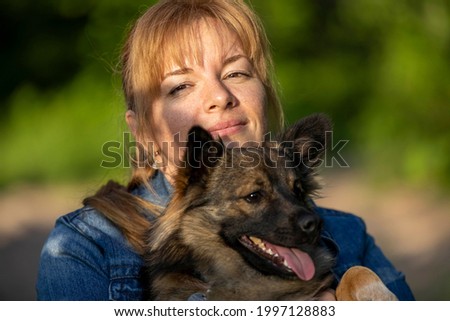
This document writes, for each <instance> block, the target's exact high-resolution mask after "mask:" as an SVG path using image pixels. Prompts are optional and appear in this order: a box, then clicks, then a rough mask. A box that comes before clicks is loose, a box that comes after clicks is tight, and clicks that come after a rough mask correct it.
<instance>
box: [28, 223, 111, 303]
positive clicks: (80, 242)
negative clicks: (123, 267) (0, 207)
mask: <svg viewBox="0 0 450 321" xmlns="http://www.w3.org/2000/svg"><path fill="white" fill-rule="evenodd" d="M102 257H103V253H102V250H101V248H99V247H97V246H96V245H95V243H94V242H92V241H90V240H89V239H88V238H86V237H84V236H83V235H82V234H81V233H78V232H77V231H76V230H74V229H72V228H71V227H70V226H67V225H64V224H61V223H57V225H56V227H55V229H54V230H53V231H52V232H51V234H50V236H49V238H48V240H47V242H46V243H45V245H44V247H43V249H42V252H41V259H40V266H39V272H38V279H37V284H36V290H37V299H38V300H71V301H73V300H77V301H78V300H108V299H109V292H108V287H109V278H108V276H107V275H106V274H105V273H104V272H103V271H105V266H103V265H104V263H103V264H102ZM86 289H89V291H86Z"/></svg>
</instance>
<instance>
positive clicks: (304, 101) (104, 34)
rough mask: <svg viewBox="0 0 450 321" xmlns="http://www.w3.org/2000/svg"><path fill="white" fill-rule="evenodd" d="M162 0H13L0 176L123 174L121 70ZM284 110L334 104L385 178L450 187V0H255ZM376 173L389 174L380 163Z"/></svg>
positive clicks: (360, 160) (342, 126) (301, 111)
mask: <svg viewBox="0 0 450 321" xmlns="http://www.w3.org/2000/svg"><path fill="white" fill-rule="evenodd" d="M152 3H153V1H149V2H145V3H144V2H142V1H137V0H133V1H131V0H114V1H112V0H103V1H89V0H84V1H71V0H59V1H55V0H47V1H45V0H40V1H37V2H36V1H31V0H21V1H18V0H14V1H13V0H5V1H2V4H0V8H1V10H0V12H2V13H1V14H0V16H1V18H2V21H4V24H5V25H6V27H5V30H8V33H7V34H6V36H5V40H4V43H5V44H6V46H5V47H7V48H9V50H7V51H2V53H1V58H2V61H4V62H6V66H5V70H4V76H3V77H2V83H1V87H0V102H1V106H2V115H3V116H2V119H1V120H0V124H1V129H0V135H1V136H0V138H1V140H0V147H1V149H2V156H1V158H0V162H1V165H2V171H1V172H0V185H6V184H9V183H11V182H14V181H18V180H25V181H29V180H33V181H45V180H74V179H85V178H87V177H92V176H100V177H104V176H116V175H118V176H120V175H122V174H123V173H124V172H126V170H125V171H124V170H120V169H115V170H106V169H104V168H101V167H100V162H101V160H102V158H103V157H104V156H103V155H102V151H101V148H102V146H103V144H104V143H105V142H107V141H110V140H118V141H120V137H121V132H122V131H123V130H125V125H124V124H123V120H122V118H123V112H124V111H123V109H124V107H123V101H122V97H121V93H120V84H119V79H118V78H119V77H118V76H117V73H116V64H117V59H118V57H119V54H120V48H121V42H122V40H123V37H124V35H125V31H126V29H127V28H128V27H129V25H130V22H131V21H132V20H134V19H135V18H136V17H137V16H138V15H139V13H140V12H142V11H143V10H145V8H146V7H147V6H148V5H151V4H152ZM252 3H253V6H254V8H255V10H257V11H258V12H259V13H260V15H261V17H262V19H263V21H264V23H265V25H266V28H267V31H268V34H269V38H270V40H271V43H272V47H273V52H274V58H275V61H276V71H277V75H278V77H279V81H280V84H281V88H282V98H283V102H284V106H285V111H286V115H287V119H288V121H289V122H293V121H294V120H295V119H297V118H299V117H301V116H304V115H306V114H309V113H311V112H317V111H322V112H326V113H328V114H330V115H331V116H332V118H333V119H334V122H335V139H349V140H350V142H349V144H348V145H347V146H346V148H345V151H344V157H348V158H349V163H350V165H351V166H358V167H361V168H363V169H364V170H366V171H367V173H368V174H369V173H372V174H373V175H374V177H377V178H379V179H381V180H382V181H389V180H392V179H399V180H402V181H404V182H406V183H408V184H413V185H427V186H429V185H436V186H440V187H444V188H446V187H450V157H449V155H450V131H449V130H448V128H449V127H450V126H449V125H450V64H449V62H450V4H449V2H448V1H445V0H416V1H409V0H398V1H392V0H361V1H344V0H341V1H338V0H328V1H325V0H300V1H299V0H279V1H259V0H254V1H253V2H252ZM380 174H381V175H380Z"/></svg>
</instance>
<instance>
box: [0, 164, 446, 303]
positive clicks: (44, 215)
mask: <svg viewBox="0 0 450 321" xmlns="http://www.w3.org/2000/svg"><path fill="white" fill-rule="evenodd" d="M324 183H325V184H326V186H325V187H324V189H323V192H322V194H323V198H321V199H319V200H318V204H319V205H323V206H327V207H332V208H336V209H340V210H344V211H348V212H352V213H356V214H358V215H360V216H362V217H363V218H364V219H365V221H366V223H367V226H368V230H369V232H370V233H371V234H372V235H373V236H374V237H375V239H376V241H377V243H378V244H379V245H380V246H381V247H382V249H383V250H384V252H385V254H386V255H387V256H388V257H389V258H390V259H391V260H392V261H393V263H394V264H395V265H396V266H397V268H398V269H399V270H401V271H403V272H404V273H405V274H406V277H407V281H408V282H409V284H410V286H411V288H412V290H413V292H414V294H415V296H416V298H417V299H418V300H450V200H448V198H446V197H444V196H442V195H441V196H437V195H436V194H434V193H432V192H431V191H428V190H413V189H411V188H408V187H404V186H402V187H399V186H391V187H389V188H387V187H383V188H380V187H378V188H375V187H369V186H371V185H370V184H368V182H367V181H366V178H365V177H364V176H363V175H358V174H357V173H351V172H345V171H342V172H341V173H340V174H339V175H336V174H326V175H324ZM97 188H98V186H95V184H90V185H88V186H86V185H77V186H38V187H37V186H16V187H11V188H9V189H7V190H6V191H3V192H1V193H0V262H1V264H0V284H1V285H0V300H35V290H34V284H35V280H36V273H37V268H38V262H39V252H40V249H41V247H42V245H43V243H44V241H45V239H46V237H47V235H48V233H49V231H50V229H51V228H52V226H53V224H54V221H55V219H56V218H57V217H59V216H60V215H62V214H65V213H67V212H69V211H72V210H74V209H76V208H78V207H79V206H80V201H81V199H83V197H85V196H86V195H89V194H90V193H91V192H93V191H94V190H95V189H97Z"/></svg>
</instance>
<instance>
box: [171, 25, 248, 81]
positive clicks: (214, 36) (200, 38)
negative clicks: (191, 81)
mask: <svg viewBox="0 0 450 321" xmlns="http://www.w3.org/2000/svg"><path fill="white" fill-rule="evenodd" d="M174 37H175V38H176V39H172V41H166V42H165V44H164V48H163V51H164V52H165V55H164V57H165V60H164V61H165V66H164V73H166V72H170V71H171V70H173V69H176V68H186V67H189V66H192V65H203V64H204V63H205V62H206V61H208V60H215V61H222V62H225V61H226V60H227V59H228V58H230V57H232V56H235V55H242V56H246V57H247V56H248V54H247V53H246V52H244V49H243V46H242V42H241V40H240V39H239V37H238V35H237V34H236V33H235V32H234V31H232V30H230V29H229V28H227V27H226V26H224V25H223V24H221V23H219V22H217V21H212V19H209V20H201V21H200V22H198V23H196V24H195V25H192V26H190V27H186V28H184V30H182V31H181V32H180V33H177V34H176V35H174Z"/></svg>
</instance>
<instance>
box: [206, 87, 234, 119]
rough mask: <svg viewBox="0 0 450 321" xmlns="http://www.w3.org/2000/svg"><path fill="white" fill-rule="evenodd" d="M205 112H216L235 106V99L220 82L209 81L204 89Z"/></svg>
mask: <svg viewBox="0 0 450 321" xmlns="http://www.w3.org/2000/svg"><path fill="white" fill-rule="evenodd" d="M204 94H205V97H208V98H207V100H206V101H205V111H207V112H210V111H216V110H223V109H227V108H233V107H235V106H236V103H237V99H236V97H235V96H234V95H233V93H232V92H231V91H230V89H229V88H227V87H226V86H225V84H224V83H223V82H222V81H220V80H214V81H209V82H208V84H207V86H206V87H205V93H204Z"/></svg>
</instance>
